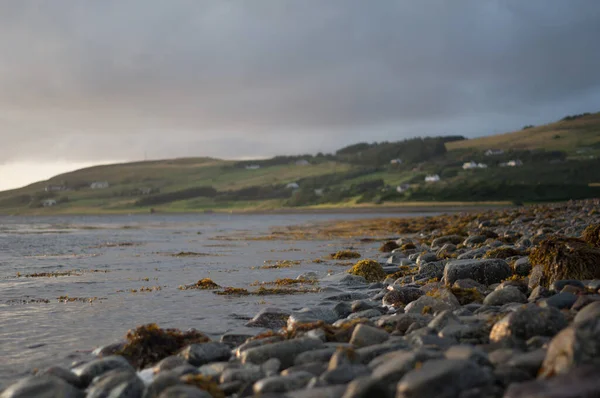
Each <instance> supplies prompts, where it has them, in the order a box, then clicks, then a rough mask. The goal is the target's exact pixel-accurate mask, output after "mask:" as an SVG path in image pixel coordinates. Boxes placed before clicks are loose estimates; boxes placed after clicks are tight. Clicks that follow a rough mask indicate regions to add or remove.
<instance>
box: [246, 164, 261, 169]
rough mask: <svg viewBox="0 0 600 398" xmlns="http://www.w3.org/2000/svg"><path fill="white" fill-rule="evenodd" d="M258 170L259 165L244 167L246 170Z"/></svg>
mask: <svg viewBox="0 0 600 398" xmlns="http://www.w3.org/2000/svg"><path fill="white" fill-rule="evenodd" d="M258 169H260V165H258V164H249V165H248V166H246V170H258Z"/></svg>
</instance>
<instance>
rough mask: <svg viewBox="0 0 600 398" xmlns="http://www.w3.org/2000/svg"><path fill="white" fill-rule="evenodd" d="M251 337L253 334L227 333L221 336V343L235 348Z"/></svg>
mask: <svg viewBox="0 0 600 398" xmlns="http://www.w3.org/2000/svg"><path fill="white" fill-rule="evenodd" d="M250 337H252V335H251V334H238V333H225V334H224V335H223V336H221V339H220V341H221V343H223V344H227V345H228V346H229V347H232V348H234V347H237V346H240V345H242V344H244V343H245V342H246V340H248V339H249V338H250Z"/></svg>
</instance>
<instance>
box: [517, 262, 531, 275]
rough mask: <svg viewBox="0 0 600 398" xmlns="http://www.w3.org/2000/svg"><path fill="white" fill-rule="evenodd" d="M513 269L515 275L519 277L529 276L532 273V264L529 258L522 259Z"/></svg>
mask: <svg viewBox="0 0 600 398" xmlns="http://www.w3.org/2000/svg"><path fill="white" fill-rule="evenodd" d="M513 269H514V271H515V274H517V275H519V276H527V275H529V273H530V272H531V263H530V262H529V257H521V258H520V259H518V260H517V261H515V263H514V265H513Z"/></svg>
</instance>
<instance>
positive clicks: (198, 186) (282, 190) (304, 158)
mask: <svg viewBox="0 0 600 398" xmlns="http://www.w3.org/2000/svg"><path fill="white" fill-rule="evenodd" d="M488 149H494V150H502V153H496V154H494V155H491V156H489V155H486V153H485V151H487V150H488ZM599 151H600V113H595V114H583V115H575V116H569V117H566V118H564V119H563V120H561V121H559V122H556V123H551V124H547V125H544V126H537V127H529V128H526V129H524V130H521V131H518V132H512V133H507V134H500V135H496V136H490V137H482V138H477V139H469V140H467V139H464V138H463V137H460V136H451V137H428V138H416V139H409V140H404V141H397V142H381V143H367V142H363V143H358V144H354V145H350V146H347V147H345V148H341V149H340V150H338V151H337V152H336V153H333V154H318V155H301V156H277V157H274V158H272V159H261V160H252V161H233V160H220V159H213V158H183V159H171V160H159V161H146V162H135V163H123V164H112V165H105V166H96V167H90V168H86V169H81V170H77V171H74V172H71V173H66V174H61V175H58V176H56V177H53V178H51V179H49V180H47V181H41V182H38V183H35V184H31V185H29V186H27V187H24V188H21V189H16V190H11V191H5V192H0V213H3V214H59V213H137V212H148V211H150V210H151V209H152V210H153V211H164V212H191V211H205V210H216V211H218V210H231V211H233V210H249V209H252V210H271V209H279V208H303V207H313V208H322V207H354V206H382V205H383V206H386V205H407V204H411V203H419V204H423V203H430V204H433V203H439V202H442V203H448V202H452V203H474V202H477V203H481V202H488V203H489V202H495V203H497V202H502V203H510V202H523V203H525V202H541V201H555V200H556V201H558V200H566V199H577V198H589V197H600V186H598V183H600V160H599V159H598V155H599V153H598V152H599ZM395 159H401V162H394V160H395ZM471 161H472V162H475V163H476V164H480V163H482V164H485V166H486V167H485V168H479V167H476V168H474V169H467V170H465V169H463V164H464V163H465V162H471ZM510 161H516V162H517V163H518V166H515V167H511V166H510V164H511V163H509V162H510ZM507 163H508V164H509V165H507ZM428 175H438V176H439V177H440V180H439V181H437V182H425V181H424V179H425V177H426V176H428ZM104 182H106V183H107V185H108V186H103V185H102V184H103V183H104ZM93 183H100V184H96V185H100V186H99V187H96V189H94V188H93V187H92V184H93ZM290 183H295V184H297V187H295V186H288V184H290ZM400 185H404V188H405V189H404V190H403V191H402V192H398V190H397V187H398V186H400ZM44 203H45V204H46V205H48V206H46V207H44V206H43V205H44Z"/></svg>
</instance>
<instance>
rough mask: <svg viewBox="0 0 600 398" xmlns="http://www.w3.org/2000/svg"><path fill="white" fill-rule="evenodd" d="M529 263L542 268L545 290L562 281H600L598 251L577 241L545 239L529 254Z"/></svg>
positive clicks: (599, 256)
mask: <svg viewBox="0 0 600 398" xmlns="http://www.w3.org/2000/svg"><path fill="white" fill-rule="evenodd" d="M529 261H530V262H531V264H532V265H538V264H539V265H541V266H542V267H543V271H544V272H543V278H542V281H541V284H542V285H543V286H544V287H548V286H550V285H551V284H552V283H554V282H555V281H557V280H562V279H576V280H584V279H597V278H600V249H599V248H596V247H593V246H591V245H590V244H589V243H587V242H585V241H583V240H581V239H577V238H567V237H563V236H555V237H551V238H548V239H544V240H543V241H541V242H540V243H539V244H538V246H536V247H535V248H534V249H533V250H532V251H531V253H530V254H529Z"/></svg>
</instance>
